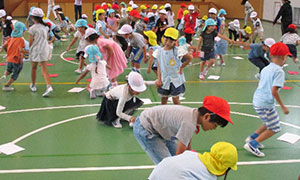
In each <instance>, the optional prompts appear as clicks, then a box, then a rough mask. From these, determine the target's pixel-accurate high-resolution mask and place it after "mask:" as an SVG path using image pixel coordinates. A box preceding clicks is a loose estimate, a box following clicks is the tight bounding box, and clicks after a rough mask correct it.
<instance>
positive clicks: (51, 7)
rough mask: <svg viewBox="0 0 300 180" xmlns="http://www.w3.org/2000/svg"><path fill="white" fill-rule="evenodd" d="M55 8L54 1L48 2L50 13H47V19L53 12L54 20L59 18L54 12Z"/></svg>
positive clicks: (49, 0)
mask: <svg viewBox="0 0 300 180" xmlns="http://www.w3.org/2000/svg"><path fill="white" fill-rule="evenodd" d="M54 6H55V3H54V0H48V11H47V18H49V16H50V12H51V11H52V12H53V15H54V18H55V19H56V18H57V15H56V13H55V11H54V9H53V8H54Z"/></svg>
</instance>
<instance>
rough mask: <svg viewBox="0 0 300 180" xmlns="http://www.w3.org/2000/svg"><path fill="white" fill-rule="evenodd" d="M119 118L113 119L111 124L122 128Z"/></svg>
mask: <svg viewBox="0 0 300 180" xmlns="http://www.w3.org/2000/svg"><path fill="white" fill-rule="evenodd" d="M120 120H121V119H120V118H118V119H116V120H115V121H113V122H112V123H111V124H112V125H113V126H114V127H115V128H122V127H123V126H122V124H121V122H120Z"/></svg>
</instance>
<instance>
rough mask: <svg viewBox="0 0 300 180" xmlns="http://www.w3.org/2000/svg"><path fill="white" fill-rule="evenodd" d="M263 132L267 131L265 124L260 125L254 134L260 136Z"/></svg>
mask: <svg viewBox="0 0 300 180" xmlns="http://www.w3.org/2000/svg"><path fill="white" fill-rule="evenodd" d="M265 130H267V126H266V125H265V124H262V125H261V126H260V127H259V128H258V129H257V130H256V131H255V132H256V134H258V135H260V134H262V133H263V132H264V131H265Z"/></svg>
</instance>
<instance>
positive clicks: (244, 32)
mask: <svg viewBox="0 0 300 180" xmlns="http://www.w3.org/2000/svg"><path fill="white" fill-rule="evenodd" d="M251 34H252V29H251V27H250V26H246V27H245V28H244V29H240V30H239V41H243V42H247V41H249V42H250V43H251V42H252V40H251Z"/></svg>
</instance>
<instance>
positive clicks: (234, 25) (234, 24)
mask: <svg viewBox="0 0 300 180" xmlns="http://www.w3.org/2000/svg"><path fill="white" fill-rule="evenodd" d="M239 31H240V21H239V20H238V19H235V20H233V21H230V22H229V23H228V32H229V39H232V35H233V40H235V41H236V40H237V38H238V35H239Z"/></svg>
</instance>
